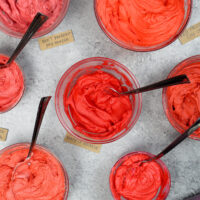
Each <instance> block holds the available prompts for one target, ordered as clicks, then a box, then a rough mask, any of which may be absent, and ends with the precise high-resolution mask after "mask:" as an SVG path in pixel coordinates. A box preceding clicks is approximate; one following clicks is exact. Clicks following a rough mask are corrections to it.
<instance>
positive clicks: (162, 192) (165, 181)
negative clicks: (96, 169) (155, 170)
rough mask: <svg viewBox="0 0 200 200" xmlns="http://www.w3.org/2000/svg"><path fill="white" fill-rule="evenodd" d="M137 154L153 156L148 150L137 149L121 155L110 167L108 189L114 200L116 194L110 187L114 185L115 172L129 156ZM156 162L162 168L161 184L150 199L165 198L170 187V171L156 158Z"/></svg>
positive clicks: (158, 199) (159, 199) (162, 199)
mask: <svg viewBox="0 0 200 200" xmlns="http://www.w3.org/2000/svg"><path fill="white" fill-rule="evenodd" d="M137 154H142V155H147V156H148V157H149V158H152V157H154V155H153V154H150V153H148V152H141V151H138V152H132V153H129V154H127V155H125V156H123V157H121V158H120V159H119V160H118V161H117V162H116V163H115V165H114V166H113V168H112V169H111V172H110V178H109V182H110V190H111V193H112V195H113V199H115V200H119V199H118V198H116V195H115V194H114V191H112V188H113V187H114V177H115V173H116V170H117V169H118V168H119V167H120V166H121V165H122V164H123V163H124V162H125V161H126V160H127V159H128V158H129V157H131V156H133V155H137ZM154 162H156V163H157V164H158V165H159V166H160V168H161V169H162V185H161V187H160V189H159V190H158V193H157V194H156V197H155V198H154V199H152V200H165V199H166V198H167V196H168V194H169V191H170V187H171V176H170V173H169V170H168V168H167V167H166V165H165V163H164V162H163V161H162V160H160V159H158V160H156V161H154ZM163 177H164V178H163ZM120 199H121V200H125V198H124V197H122V196H121V197H120Z"/></svg>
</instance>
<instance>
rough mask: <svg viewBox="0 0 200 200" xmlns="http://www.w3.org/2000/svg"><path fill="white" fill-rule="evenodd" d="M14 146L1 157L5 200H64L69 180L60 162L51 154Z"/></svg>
mask: <svg viewBox="0 0 200 200" xmlns="http://www.w3.org/2000/svg"><path fill="white" fill-rule="evenodd" d="M27 155H28V148H25V146H21V147H14V148H12V149H10V150H7V151H5V152H3V154H1V155H0V180H1V181H0V199H1V200H63V199H64V194H65V177H64V173H63V170H62V168H61V166H60V164H59V163H58V161H57V160H56V159H55V158H54V157H53V156H52V155H51V154H50V153H48V152H47V151H45V150H44V149H41V148H38V147H37V148H35V149H34V150H33V154H32V156H31V158H30V159H28V160H26V161H25V159H26V157H27Z"/></svg>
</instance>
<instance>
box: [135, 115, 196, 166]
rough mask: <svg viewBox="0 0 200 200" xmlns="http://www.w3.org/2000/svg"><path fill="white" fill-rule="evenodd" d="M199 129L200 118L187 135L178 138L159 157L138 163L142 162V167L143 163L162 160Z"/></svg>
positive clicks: (186, 132)
mask: <svg viewBox="0 0 200 200" xmlns="http://www.w3.org/2000/svg"><path fill="white" fill-rule="evenodd" d="M198 128H200V118H199V119H198V120H197V121H196V122H195V123H194V124H193V125H192V126H191V127H190V128H189V129H188V130H187V131H185V133H183V134H181V135H180V136H179V137H178V138H176V139H175V140H174V141H173V142H172V143H171V144H170V145H169V146H168V147H166V148H165V149H164V150H163V151H162V152H160V153H159V154H158V155H156V156H154V157H153V158H150V159H147V160H143V161H138V162H140V165H141V164H143V163H146V162H151V161H155V160H157V159H160V158H162V157H163V156H164V155H166V154H167V153H168V152H170V151H171V150H172V149H174V148H175V147H176V146H177V145H178V144H180V143H181V142H182V141H183V140H185V139H186V138H187V137H189V136H190V135H191V134H192V133H193V132H194V131H196V130H197V129H198Z"/></svg>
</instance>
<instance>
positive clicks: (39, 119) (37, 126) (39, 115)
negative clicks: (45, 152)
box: [27, 96, 51, 158]
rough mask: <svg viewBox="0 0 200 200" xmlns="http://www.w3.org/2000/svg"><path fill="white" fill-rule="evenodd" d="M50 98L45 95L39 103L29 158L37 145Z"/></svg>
mask: <svg viewBox="0 0 200 200" xmlns="http://www.w3.org/2000/svg"><path fill="white" fill-rule="evenodd" d="M50 99H51V97H50V96H49V97H43V98H42V99H41V100H40V104H39V107H38V112H37V117H36V121H35V127H34V131H33V136H32V141H31V145H30V148H29V152H28V156H27V158H30V156H31V152H32V150H33V148H34V146H35V143H36V140H37V137H38V133H39V130H40V126H41V123H42V120H43V117H44V113H45V111H46V108H47V105H48V103H49V101H50Z"/></svg>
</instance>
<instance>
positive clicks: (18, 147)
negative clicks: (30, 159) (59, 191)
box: [0, 143, 69, 200]
mask: <svg viewBox="0 0 200 200" xmlns="http://www.w3.org/2000/svg"><path fill="white" fill-rule="evenodd" d="M29 147H30V143H17V144H14V145H10V146H8V147H6V148H4V149H2V150H0V157H1V155H3V154H4V153H5V152H6V153H8V154H10V153H12V152H16V151H18V150H21V149H27V155H28V151H29ZM34 148H35V149H37V150H41V151H43V152H45V153H47V154H49V155H50V156H52V157H53V158H54V159H55V160H56V162H57V163H58V164H59V165H60V167H61V170H62V171H63V175H64V179H65V193H64V196H63V200H67V196H68V192H69V179H68V175H67V172H66V170H65V167H64V165H63V164H62V162H61V161H60V160H59V159H58V158H57V157H56V156H55V155H54V154H52V153H51V152H50V151H49V150H48V149H47V148H46V147H43V146H41V145H36V146H35V147H34ZM15 159H16V157H15ZM20 162H23V161H20ZM19 165H20V163H19ZM19 165H17V166H16V168H17V167H19ZM16 168H15V170H16Z"/></svg>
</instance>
